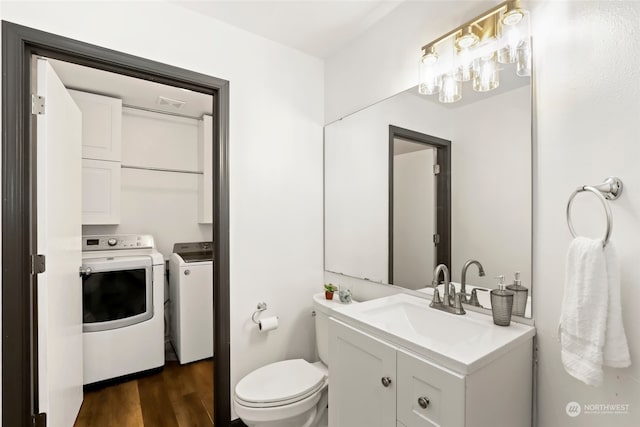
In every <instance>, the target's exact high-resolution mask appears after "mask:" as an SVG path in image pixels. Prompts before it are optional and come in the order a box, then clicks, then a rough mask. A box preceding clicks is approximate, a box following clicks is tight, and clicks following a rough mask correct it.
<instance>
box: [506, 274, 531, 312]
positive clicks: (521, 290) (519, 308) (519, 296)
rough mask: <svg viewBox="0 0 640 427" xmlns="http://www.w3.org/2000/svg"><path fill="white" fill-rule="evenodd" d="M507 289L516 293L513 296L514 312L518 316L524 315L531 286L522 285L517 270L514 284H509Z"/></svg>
mask: <svg viewBox="0 0 640 427" xmlns="http://www.w3.org/2000/svg"><path fill="white" fill-rule="evenodd" d="M507 290H509V291H513V293H514V294H515V295H514V297H513V314H515V315H516V316H524V313H525V311H526V310H527V299H528V296H529V288H527V287H525V286H522V280H520V272H519V271H516V277H515V280H514V281H513V284H511V285H509V286H507Z"/></svg>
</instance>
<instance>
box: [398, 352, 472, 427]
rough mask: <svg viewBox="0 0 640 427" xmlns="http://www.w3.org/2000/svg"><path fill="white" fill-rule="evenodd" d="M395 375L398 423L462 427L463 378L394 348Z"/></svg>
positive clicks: (423, 426) (408, 426)
mask: <svg viewBox="0 0 640 427" xmlns="http://www.w3.org/2000/svg"><path fill="white" fill-rule="evenodd" d="M397 378H398V381H397V387H398V389H397V397H396V398H397V417H398V421H399V423H400V424H399V425H404V426H406V427H426V426H433V427H440V426H443V427H444V426H446V427H464V411H465V384H464V382H465V379H464V377H462V376H459V375H457V374H455V373H453V372H450V371H445V370H443V369H441V368H438V367H437V366H435V365H433V364H431V363H429V362H427V361H426V360H423V359H420V358H417V357H415V356H412V355H410V354H408V353H405V352H403V351H398V353H397ZM423 406H426V408H424V407H423Z"/></svg>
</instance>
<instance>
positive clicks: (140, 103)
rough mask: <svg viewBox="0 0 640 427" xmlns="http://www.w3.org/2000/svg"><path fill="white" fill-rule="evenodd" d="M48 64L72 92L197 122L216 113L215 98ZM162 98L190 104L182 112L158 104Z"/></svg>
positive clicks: (68, 65)
mask: <svg viewBox="0 0 640 427" xmlns="http://www.w3.org/2000/svg"><path fill="white" fill-rule="evenodd" d="M47 60H48V61H49V63H50V64H51V66H52V67H53V69H54V70H55V72H56V74H57V75H58V77H60V80H62V83H63V84H64V85H65V87H67V88H69V89H77V90H81V91H84V92H91V93H96V94H99V95H105V96H111V97H114V98H120V99H122V103H123V104H124V105H129V106H134V107H141V108H146V109H151V110H157V111H164V112H168V113H174V114H181V115H185V116H190V117H194V118H198V117H202V115H203V114H211V113H212V108H213V98H212V97H211V95H206V94H203V93H198V92H192V91H190V90H186V89H180V88H177V87H174V86H167V85H163V84H160V83H155V82H151V81H148V80H142V79H136V78H133V77H128V76H123V75H122V74H116V73H110V72H108V71H103V70H98V69H95V68H90V67H84V66H82V65H76V64H72V63H69V62H63V61H58V60H55V59H47ZM159 96H163V97H166V98H170V99H175V100H180V101H184V102H186V103H185V104H184V105H183V106H182V107H180V108H175V107H172V106H168V105H160V104H159V103H158V97H159Z"/></svg>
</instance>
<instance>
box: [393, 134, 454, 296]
mask: <svg viewBox="0 0 640 427" xmlns="http://www.w3.org/2000/svg"><path fill="white" fill-rule="evenodd" d="M396 138H400V139H406V140H409V141H411V142H415V143H418V144H425V145H429V146H431V147H434V148H435V149H436V152H437V159H438V165H440V173H439V174H438V175H437V177H436V188H437V193H436V194H437V195H436V233H438V234H439V235H440V241H439V242H438V244H437V245H436V264H445V265H446V266H447V267H449V270H451V268H452V265H451V141H448V140H446V139H442V138H438V137H435V136H431V135H427V134H424V133H420V132H416V131H413V130H410V129H404V128H401V127H398V126H393V125H389V262H388V265H389V269H388V270H389V282H388V283H390V284H392V285H395V283H393V140H394V139H396ZM429 285H430V283H425V286H429Z"/></svg>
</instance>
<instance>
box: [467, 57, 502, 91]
mask: <svg viewBox="0 0 640 427" xmlns="http://www.w3.org/2000/svg"><path fill="white" fill-rule="evenodd" d="M474 67H475V76H474V77H473V90H475V91H476V92H488V91H490V90H493V89H495V88H497V87H498V86H499V85H500V80H499V70H498V62H497V61H496V55H495V54H491V55H489V56H483V57H480V58H477V59H476V60H475V64H474Z"/></svg>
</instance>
